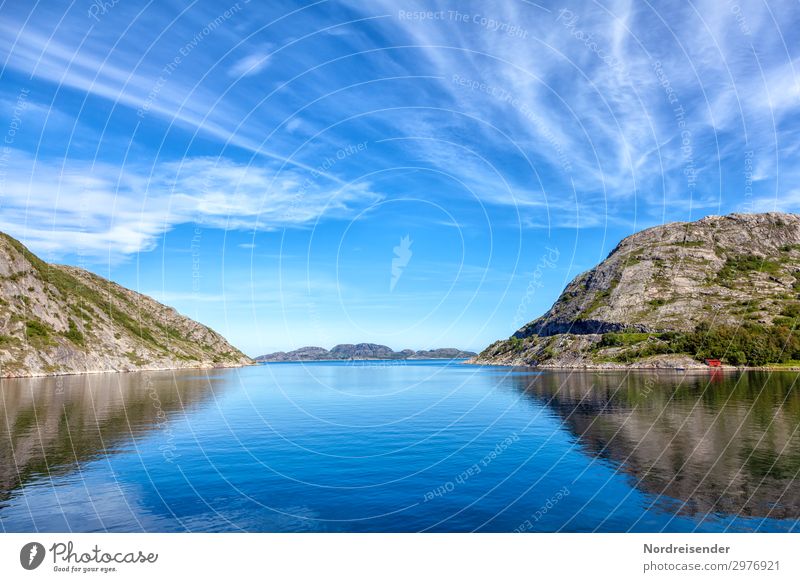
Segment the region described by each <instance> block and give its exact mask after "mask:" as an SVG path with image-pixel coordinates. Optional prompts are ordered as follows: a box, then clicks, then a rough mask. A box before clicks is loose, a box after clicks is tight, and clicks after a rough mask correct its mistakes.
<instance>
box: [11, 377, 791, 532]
mask: <svg viewBox="0 0 800 582" xmlns="http://www.w3.org/2000/svg"><path fill="white" fill-rule="evenodd" d="M387 372H388V373H387ZM506 372H509V371H506V370H502V369H498V368H476V367H468V366H462V365H450V366H447V365H445V364H442V363H426V362H419V363H414V364H409V365H408V366H398V367H395V368H386V367H384V368H380V367H366V366H364V367H361V366H347V365H346V364H314V365H310V366H308V365H307V366H303V365H291V364H288V365H287V364H280V365H271V366H260V367H255V368H249V369H242V370H227V371H214V372H213V373H212V374H211V375H210V376H206V375H205V374H202V373H201V374H198V373H197V372H181V373H171V372H167V373H158V374H151V375H150V376H149V378H150V380H149V381H147V380H146V378H145V377H144V375H142V374H120V375H104V376H87V377H71V378H62V379H60V380H58V381H59V382H61V383H62V385H63V390H60V391H58V390H56V384H55V382H56V381H57V380H55V379H42V380H13V381H3V385H2V387H3V390H2V396H3V399H2V401H0V404H1V405H2V411H0V422H1V423H0V428H2V433H0V453H1V454H2V460H3V463H2V465H0V466H1V467H2V469H1V471H2V473H1V474H0V477H1V478H2V481H1V483H2V487H3V492H2V494H1V496H0V525H2V527H3V529H4V530H6V531H33V530H48V531H67V530H72V531H97V530H100V531H102V530H112V531H141V530H146V531H186V530H189V531H238V530H246V531H342V530H344V531H409V530H410V531H418V530H436V531H471V530H474V529H482V530H487V531H512V530H514V529H515V528H518V527H520V525H521V524H523V523H524V522H525V521H526V520H528V522H529V523H531V526H530V527H529V528H528V527H526V529H532V530H539V531H556V530H559V529H562V528H563V529H564V530H567V531H592V530H595V529H599V530H601V531H627V530H629V529H632V530H635V531H662V530H667V531H687V530H688V531H691V530H694V529H698V530H700V531H719V530H722V529H725V528H726V527H730V529H733V530H737V531H738V530H751V529H765V530H787V529H790V528H791V527H792V526H793V525H794V521H793V519H797V517H798V516H800V512H799V511H798V507H800V503H799V502H798V497H797V495H798V493H797V491H796V488H793V487H791V484H792V482H793V479H795V478H796V477H797V471H798V468H800V462H798V451H800V447H798V444H799V443H798V440H800V435H798V434H797V431H796V428H797V426H798V418H800V397H799V396H798V395H797V392H796V390H794V389H793V384H792V382H793V380H794V376H795V375H793V374H773V375H772V376H768V375H766V374H759V373H749V374H746V375H741V376H739V375H736V376H725V377H723V378H721V379H718V380H717V381H714V382H709V377H708V376H706V375H699V376H689V377H687V378H682V377H681V376H677V375H675V374H672V373H661V374H660V375H658V376H648V375H647V374H635V375H627V376H626V375H624V374H616V373H572V374H568V373H544V374H526V373H525V372H524V371H521V370H514V371H510V372H511V373H510V374H509V373H506ZM34 402H35V407H34V406H33V403H34ZM9 426H10V427H11V430H10V433H11V435H12V437H13V438H12V439H11V440H10V439H9V436H8V435H9V431H8V427H9ZM506 439H510V441H508V440H506ZM504 440H506V442H507V443H509V442H510V444H507V446H500V448H499V449H498V445H499V443H502V442H503V441H504ZM12 443H13V450H14V451H15V454H12ZM42 445H44V446H43V447H42ZM43 449H44V450H43ZM493 451H494V453H495V454H494V455H493ZM498 451H499V452H498ZM15 461H16V463H17V464H18V466H19V471H20V473H21V475H22V478H21V481H22V483H20V482H19V481H20V479H19V478H17V472H16V470H15V468H14V464H15ZM76 461H77V462H76ZM471 467H472V468H475V467H477V469H478V470H477V471H475V470H473V471H472V472H471V473H468V472H467V470H468V469H470V468H471ZM48 471H49V473H48ZM565 487H566V488H567V490H568V491H569V494H568V495H566V496H561V498H559V499H558V502H557V503H556V504H554V505H553V506H552V507H551V508H550V509H548V511H546V512H545V513H544V514H542V513H541V512H540V510H541V507H542V506H543V504H545V503H546V502H547V501H548V500H549V499H552V498H553V496H554V495H556V493H557V492H558V491H559V490H562V489H563V488H565ZM776 501H777V503H776ZM537 512H539V513H538V514H537ZM736 514H739V515H740V516H741V517H735V516H736ZM534 515H538V520H533V519H532V516H534ZM768 515H769V517H770V518H774V519H767V520H766V521H763V518H764V517H765V516H768ZM781 519H783V521H781Z"/></svg>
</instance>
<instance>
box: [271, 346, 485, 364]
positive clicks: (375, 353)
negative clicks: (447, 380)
mask: <svg viewBox="0 0 800 582" xmlns="http://www.w3.org/2000/svg"><path fill="white" fill-rule="evenodd" d="M476 355H477V354H476V353H475V352H468V351H464V350H459V349H456V348H439V349H435V350H419V351H414V350H401V351H399V352H396V351H394V350H393V349H392V348H390V347H389V346H384V345H381V344H368V343H363V344H339V345H336V346H334V347H332V348H331V349H330V350H326V349H325V348H320V347H317V346H307V347H304V348H299V349H297V350H293V351H291V352H275V353H273V354H265V355H263V356H258V357H257V358H256V361H257V362H311V361H322V360H429V359H431V360H433V359H441V360H444V359H447V360H454V359H459V358H471V357H473V356H476Z"/></svg>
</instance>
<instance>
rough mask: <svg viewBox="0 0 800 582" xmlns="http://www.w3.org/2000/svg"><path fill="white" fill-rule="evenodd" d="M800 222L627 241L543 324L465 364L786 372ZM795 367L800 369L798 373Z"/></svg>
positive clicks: (673, 232) (719, 220) (728, 221)
mask: <svg viewBox="0 0 800 582" xmlns="http://www.w3.org/2000/svg"><path fill="white" fill-rule="evenodd" d="M799 292H800V216H798V215H795V214H783V213H767V214H731V215H728V216H708V217H706V218H703V219H702V220H698V221H696V222H691V223H672V224H666V225H662V226H657V227H654V228H649V229H647V230H644V231H641V232H639V233H636V234H634V235H631V236H629V237H627V238H625V239H624V240H623V241H622V242H620V243H619V244H618V245H617V247H616V248H615V249H614V250H613V251H612V252H611V253H610V254H609V256H608V258H606V260H604V261H603V262H602V263H600V264H599V265H598V266H597V267H595V268H594V269H591V270H590V271H587V272H586V273H583V274H581V275H579V276H578V277H576V278H575V279H574V280H573V281H572V282H571V283H570V284H569V285H568V286H567V288H566V289H564V291H563V292H562V294H561V296H560V297H559V298H558V300H557V301H556V302H555V304H554V305H553V306H552V307H551V308H550V310H549V311H547V313H545V314H544V315H543V316H541V317H540V318H538V319H536V320H535V321H532V322H530V323H529V324H527V325H525V326H524V327H522V328H521V329H519V330H518V331H517V332H516V333H514V334H513V335H512V336H511V337H510V338H509V339H507V340H501V341H498V342H495V343H494V344H492V345H491V346H489V347H488V348H486V349H485V350H484V351H483V352H481V354H480V355H479V356H478V357H477V358H474V359H473V360H472V363H488V364H506V365H536V366H542V367H618V366H640V367H661V366H665V367H692V366H702V365H704V364H702V361H703V360H704V359H705V358H720V359H722V360H723V362H724V363H727V364H731V365H738V366H742V365H748V366H763V365H767V364H773V363H789V364H793V363H795V362H796V361H797V360H800V342H798V340H797V338H796V337H795V336H796V334H795V333H794V331H793V330H794V325H795V318H796V317H797V316H800V301H798V299H799V298H800V296H798V293H799ZM796 363H797V364H798V365H800V362H796Z"/></svg>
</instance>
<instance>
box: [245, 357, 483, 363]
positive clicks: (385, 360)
mask: <svg viewBox="0 0 800 582" xmlns="http://www.w3.org/2000/svg"><path fill="white" fill-rule="evenodd" d="M465 360H469V358H396V359H387V358H350V359H346V360H345V359H339V360H332V359H324V360H254V361H255V363H256V365H258V364H308V363H312V362H457V361H465Z"/></svg>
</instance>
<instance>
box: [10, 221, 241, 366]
mask: <svg viewBox="0 0 800 582" xmlns="http://www.w3.org/2000/svg"><path fill="white" fill-rule="evenodd" d="M250 363H252V361H251V360H250V358H248V357H247V356H245V355H244V354H243V353H241V352H240V351H239V350H237V349H236V348H234V347H233V346H231V345H230V344H229V343H228V342H227V341H225V339H224V338H223V337H222V336H220V335H219V334H217V333H216V332H214V331H212V330H211V329H209V328H207V327H206V326H204V325H201V324H199V323H197V322H195V321H192V320H191V319H189V318H187V317H184V316H182V315H180V314H179V313H178V312H177V311H175V310H174V309H172V308H170V307H167V306H165V305H162V304H160V303H158V302H157V301H155V300H153V299H151V298H150V297H147V296H145V295H141V294H139V293H136V292H134V291H130V290H129V289H125V288H124V287H121V286H119V285H117V284H115V283H112V282H111V281H108V280H106V279H103V278H102V277H98V276H97V275H93V274H92V273H89V272H88V271H84V270H83V269H78V268H75V267H67V266H63V265H51V264H48V263H45V262H44V261H42V260H41V259H39V258H38V257H36V256H35V255H34V254H33V253H31V252H30V251H28V250H27V249H26V248H25V247H24V246H23V245H22V244H21V243H20V242H19V241H17V240H15V239H13V238H11V237H9V236H8V235H5V234H2V233H0V376H2V377H10V376H47V375H57V374H78V373H87V372H105V371H130V370H155V369H176V368H196V367H227V366H241V365H246V364H250Z"/></svg>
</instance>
